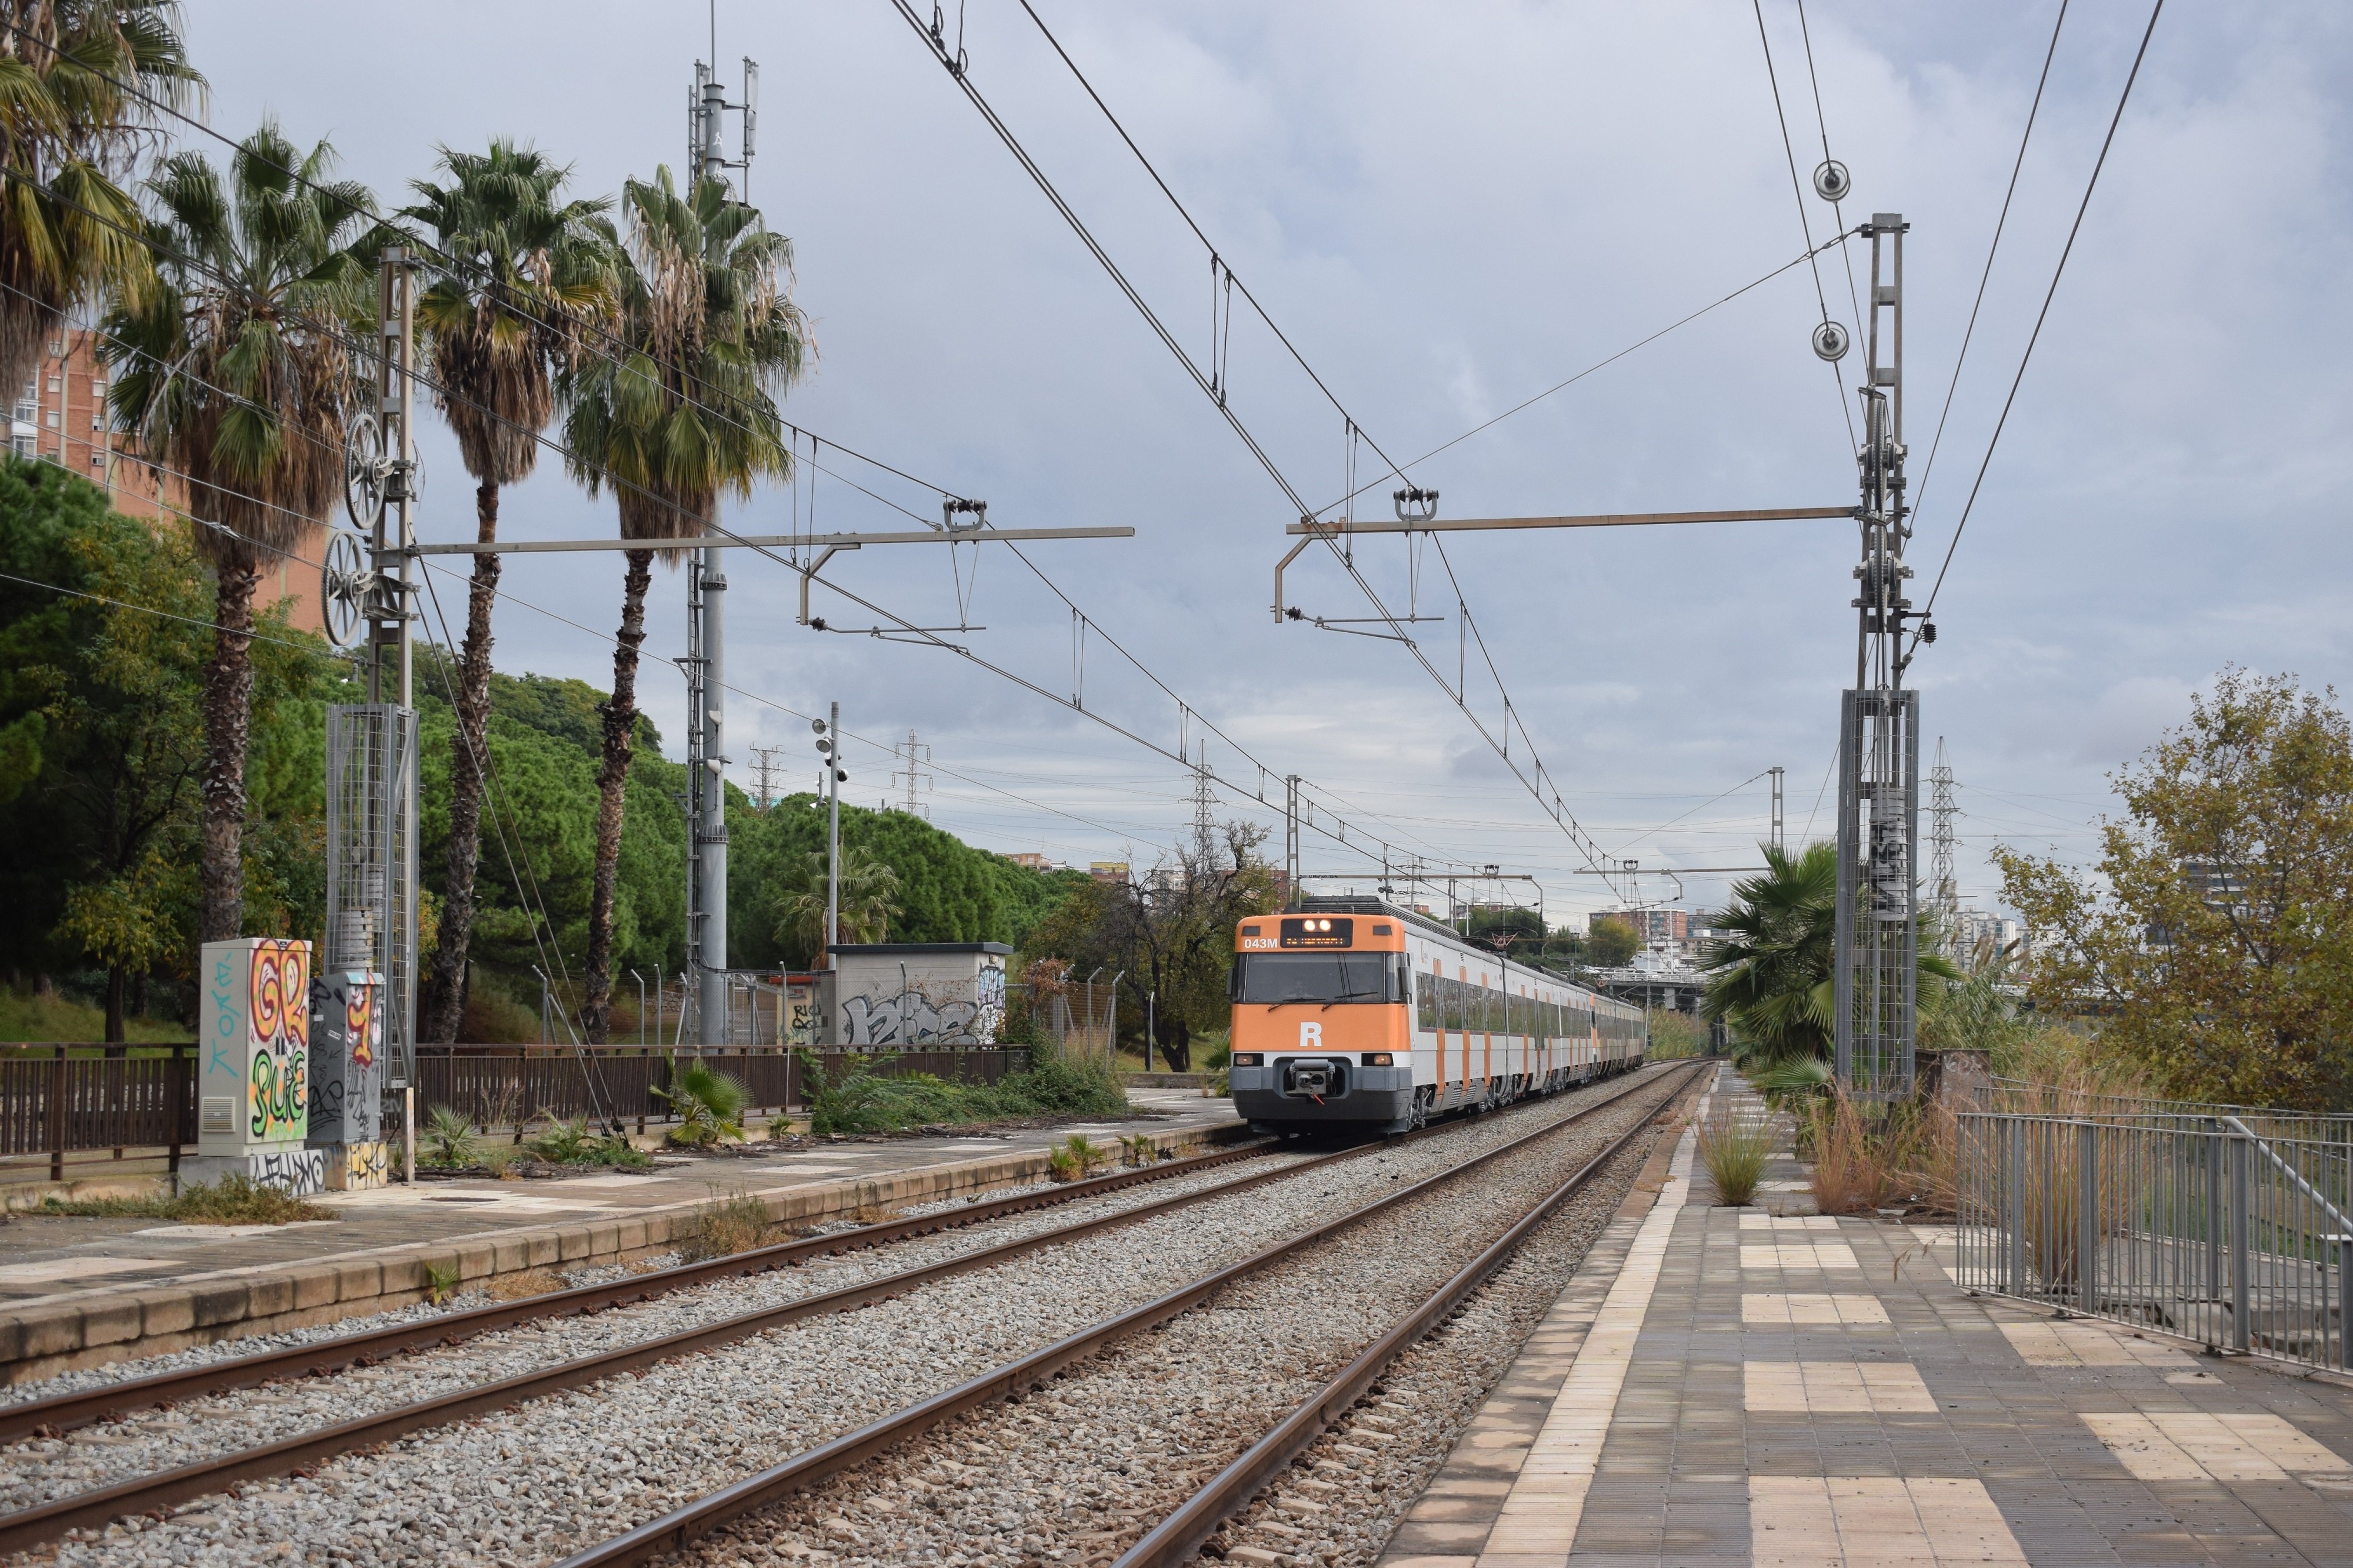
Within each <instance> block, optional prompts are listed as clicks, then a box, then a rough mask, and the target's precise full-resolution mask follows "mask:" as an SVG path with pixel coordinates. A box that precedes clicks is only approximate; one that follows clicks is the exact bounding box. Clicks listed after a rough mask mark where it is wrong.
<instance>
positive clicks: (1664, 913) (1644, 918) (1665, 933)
mask: <svg viewBox="0 0 2353 1568" xmlns="http://www.w3.org/2000/svg"><path fill="white" fill-rule="evenodd" d="M1589 919H1590V920H1596V921H1620V922H1622V923H1623V924H1626V925H1630V926H1631V927H1633V928H1634V934H1635V935H1636V936H1638V937H1641V939H1642V945H1644V946H1645V947H1648V946H1650V945H1651V944H1652V943H1653V942H1681V941H1683V939H1684V938H1685V937H1688V936H1689V935H1691V911H1690V910H1658V909H1651V910H1601V911H1600V912H1599V913H1598V914H1595V915H1593V916H1591V917H1589Z"/></svg>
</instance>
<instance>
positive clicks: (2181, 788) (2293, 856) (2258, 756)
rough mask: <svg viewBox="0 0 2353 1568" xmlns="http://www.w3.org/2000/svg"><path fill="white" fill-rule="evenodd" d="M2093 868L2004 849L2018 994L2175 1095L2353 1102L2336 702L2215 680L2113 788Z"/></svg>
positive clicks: (2343, 762) (2347, 811)
mask: <svg viewBox="0 0 2353 1568" xmlns="http://www.w3.org/2000/svg"><path fill="white" fill-rule="evenodd" d="M2111 783H2112V784H2114V786H2115V788H2116V793H2117V794H2118V795H2121V796H2122V797H2123V800H2124V805H2125V816H2124V819H2123V820H2121V821H2116V820H2107V821H2104V822H2103V823H2102V824H2101V829H2100V858H2099V862H2098V865H2097V866H2096V868H2093V869H2092V870H2091V871H2089V872H2087V871H2085V870H2083V869H2080V868H2075V867H2071V866H2066V865H2063V864H2061V863H2059V862H2058V861H2056V860H2053V859H2050V858H2038V857H2035V856H2031V855H2023V854H2021V853H2019V852H2017V851H2015V850H2012V849H2009V848H2006V847H2005V848H2002V849H2000V850H1998V851H1997V854H1996V861H1997V863H1998V864H1999V865H2000V868H2001V873H2002V893H2003V899H2004V901H2006V902H2007V903H2009V904H2010V905H2011V906H2012V907H2013V908H2015V909H2016V910H2018V911H2019V913H2020V914H2021V916H2023V917H2024V918H2025V921H2026V924H2027V928H2028V929H2029V930H2030V931H2032V932H2033V933H2034V939H2033V947H2032V952H2031V958H2030V960H2029V962H2028V963H2027V965H2026V984H2027V990H2028V994H2029V995H2030V997H2031V999H2032V1000H2033V1002H2034V1004H2035V1005H2037V1007H2039V1008H2040V1009H2041V1010H2042V1012H2044V1013H2046V1014H2048V1015H2051V1016H2059V1017H2068V1016H2084V1015H2087V1014H2096V1015H2098V1016H2099V1023H2100V1028H2101V1033H2102V1036H2103V1041H2104V1043H2105V1044H2107V1045H2110V1046H2113V1047H2116V1048H2117V1049H2119V1050H2121V1051H2123V1052H2124V1053H2126V1055H2128V1056H2129V1057H2130V1058H2134V1059H2136V1060H2137V1061H2138V1062H2140V1063H2141V1064H2143V1065H2144V1066H2145V1067H2146V1068H2147V1069H2148V1071H2149V1073H2150V1074H2151V1076H2152V1077H2153V1078H2155V1079H2156V1080H2157V1081H2158V1083H2159V1084H2161V1085H2163V1086H2164V1087H2165V1088H2166V1089H2168V1090H2169V1091H2170V1092H2172V1093H2174V1094H2178V1095H2180V1096H2183V1097H2185V1098H2191V1099H2210V1100H2235V1101H2240V1102H2243V1103H2253V1104H2260V1105H2278V1106H2287V1107H2293V1108H2295V1109H2298V1110H2346V1109H2348V1108H2353V731H2348V725H2347V722H2346V717H2345V714H2344V711H2343V710H2341V709H2340V708H2339V707H2338V706H2337V700H2336V693H2335V691H2334V690H2324V691H2317V692H2316V691H2307V690H2305V689H2302V688H2301V687H2300V686H2299V685H2298V683H2297V681H2296V679H2295V677H2294V676H2290V675H2279V676H2258V675H2254V674H2252V673H2250V672H2248V671H2246V670H2242V669H2238V668H2228V669H2225V670H2223V671H2222V673H2221V676H2220V677H2218V678H2217V679H2216V681H2215V683H2214V690H2213V693H2212V695H2211V696H2200V697H2193V698H2192V699H2191V703H2190V712H2189V722H2188V723H2186V724H2184V725H2183V726H2181V727H2180V728H2179V729H2178V730H2173V731H2168V732H2167V733H2166V734H2165V735H2164V736H2163V737H2162V738H2161V739H2159V740H2158V742H2157V743H2156V744H2155V745H2153V746H2151V747H2150V748H2149V749H2148V750H2147V751H2146V752H2143V753H2142V754H2141V756H2140V758H2139V761H2138V762H2137V764H2135V765H2134V766H2132V767H2129V768H2126V769H2125V770H2123V771H2121V772H2120V773H2116V774H2115V775H2113V776H2112V779H2111Z"/></svg>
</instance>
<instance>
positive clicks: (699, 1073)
mask: <svg viewBox="0 0 2353 1568" xmlns="http://www.w3.org/2000/svg"><path fill="white" fill-rule="evenodd" d="M653 1092H654V1093H656V1094H658V1095H659V1096H660V1097H661V1098H662V1099H663V1100H665V1101H667V1102H668V1103H669V1105H670V1109H671V1110H674V1111H676V1112H678V1116H679V1120H678V1121H677V1123H676V1124H675V1125H674V1126H672V1127H671V1128H670V1131H669V1132H668V1133H667V1134H665V1136H666V1137H667V1138H668V1140H669V1141H670V1142H672V1143H676V1144H678V1145H680V1146H681V1147H682V1148H688V1149H708V1148H710V1147H712V1145H713V1144H716V1143H718V1142H722V1141H723V1140H726V1139H733V1141H734V1142H738V1143H741V1142H743V1141H744V1107H746V1106H748V1105H750V1104H751V1103H752V1091H751V1090H750V1089H746V1088H744V1083H743V1080H742V1079H738V1078H735V1077H733V1075H732V1074H728V1073H723V1072H721V1071H720V1070H719V1069H718V1068H713V1067H710V1066H708V1065H706V1064H704V1063H702V1062H699V1061H690V1062H688V1063H687V1065H686V1066H685V1067H684V1068H680V1069H679V1072H678V1077H677V1080H676V1082H675V1083H674V1084H673V1085H672V1087H670V1088H669V1089H663V1088H661V1087H660V1086H659V1085H656V1086H655V1088H654V1090H653Z"/></svg>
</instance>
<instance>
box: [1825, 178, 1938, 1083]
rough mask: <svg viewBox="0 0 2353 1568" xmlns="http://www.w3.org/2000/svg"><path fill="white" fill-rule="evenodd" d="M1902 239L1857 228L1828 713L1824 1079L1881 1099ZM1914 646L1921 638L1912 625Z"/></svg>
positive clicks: (1902, 780)
mask: <svg viewBox="0 0 2353 1568" xmlns="http://www.w3.org/2000/svg"><path fill="white" fill-rule="evenodd" d="M1909 228H1910V225H1908V224H1906V223H1905V221H1904V216H1903V215H1902V214H1901V213H1873V215H1872V216H1871V221H1870V222H1869V223H1868V224H1865V225H1864V226H1863V227H1862V233H1863V234H1864V235H1865V236H1866V237H1868V238H1869V239H1870V241H1871V277H1870V289H1869V291H1868V292H1867V293H1866V294H1865V295H1864V298H1865V299H1866V300H1869V301H1870V310H1871V316H1870V321H1869V324H1868V329H1867V333H1866V337H1867V352H1866V354H1865V369H1866V371H1867V372H1868V374H1867V377H1866V379H1865V382H1864V384H1863V385H1862V387H1861V388H1860V389H1859V391H1860V394H1861V396H1862V411H1863V438H1862V451H1861V452H1860V453H1859V454H1857V461H1858V463H1859V466H1860V468H1861V470H1862V505H1861V506H1860V507H1858V508H1856V509H1855V520H1856V521H1857V522H1858V523H1859V524H1860V525H1861V529H1862V564H1861V565H1859V566H1857V567H1856V568H1855V569H1854V575H1855V578H1856V580H1857V582H1858V583H1859V584H1861V587H1862V592H1861V593H1860V594H1858V595H1856V596H1855V599H1854V607H1855V609H1856V610H1857V611H1858V612H1859V621H1858V625H1857V627H1856V637H1855V681H1854V689H1852V690H1850V691H1848V692H1846V693H1845V694H1844V695H1843V697H1842V698H1841V702H1840V713H1839V819H1838V870H1839V900H1838V929H1837V946H1836V954H1835V960H1834V962H1835V975H1836V981H1837V1006H1838V1017H1837V1053H1838V1054H1837V1070H1838V1076H1839V1079H1840V1080H1841V1082H1842V1083H1844V1084H1846V1085H1847V1086H1848V1087H1849V1088H1850V1089H1852V1090H1853V1091H1854V1092H1856V1093H1858V1094H1862V1095H1868V1096H1875V1097H1881V1098H1894V1097H1897V1096H1902V1095H1907V1094H1909V1093H1910V1092H1911V1090H1912V1067H1913V1052H1914V1048H1915V1046H1916V1044H1917V1042H1918V1018H1917V1016H1916V1011H1915V1009H1916V1004H1917V1000H1918V998H1917V997H1916V995H1915V976H1916V973H1917V963H1918V955H1919V938H1920V922H1919V885H1918V882H1917V880H1916V879H1915V875H1914V868H1915V866H1916V865H1917V863H1918V858H1919V840H1920V738H1919V726H1920V694H1919V693H1918V692H1917V691H1912V690H1906V689H1905V687H1904V664H1905V656H1904V623H1905V620H1906V619H1907V618H1912V617H1915V616H1917V615H1918V613H1919V612H1916V611H1915V610H1913V609H1912V607H1911V606H1912V601H1911V600H1910V599H1909V598H1908V597H1906V596H1905V592H1904V584H1905V582H1907V581H1908V580H1909V579H1910V578H1911V576H1912V568H1910V567H1909V566H1906V565H1905V564H1904V546H1905V542H1907V541H1908V540H1909V539H1910V538H1911V534H1912V528H1911V509H1910V507H1909V506H1907V505H1906V504H1905V492H1904V486H1905V480H1904V458H1905V449H1904V236H1905V233H1906V232H1907V231H1908V230H1909ZM1830 326H1831V324H1830V323H1825V326H1824V329H1823V332H1824V333H1825V334H1828V332H1829V329H1830ZM1842 337H1843V334H1842V333H1841V334H1836V335H1835V338H1833V340H1832V341H1833V342H1835V341H1836V339H1842ZM1817 342H1818V343H1820V342H1823V338H1822V337H1821V336H1818V337H1817ZM1816 352H1818V353H1825V350H1824V349H1822V348H1818V349H1817V351H1816ZM1843 352H1844V348H1843V345H1842V343H1840V344H1839V345H1838V353H1843ZM1826 357H1830V358H1832V359H1835V358H1836V357H1837V354H1836V353H1826ZM1921 635H1922V637H1923V638H1924V639H1925V638H1926V637H1929V636H1932V635H1933V633H1931V632H1930V631H1929V629H1928V628H1927V627H1926V626H1923V627H1922V628H1921Z"/></svg>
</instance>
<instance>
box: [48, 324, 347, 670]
mask: <svg viewBox="0 0 2353 1568" xmlns="http://www.w3.org/2000/svg"><path fill="white" fill-rule="evenodd" d="M97 345H98V334H97V333H95V332H92V331H89V330H88V329H87V328H80V327H69V328H67V329H65V330H64V331H60V332H59V333H58V335H57V336H55V337H53V338H52V339H50V341H49V345H48V350H47V353H44V354H43V355H42V356H41V363H40V366H39V368H38V369H37V370H36V371H35V372H34V373H33V379H32V381H31V382H30V383H29V384H26V385H25V386H23V387H21V388H19V389H18V391H17V395H16V406H15V407H14V408H13V409H12V410H11V411H10V412H11V414H12V416H13V417H12V418H11V419H10V420H9V424H8V446H9V448H10V450H12V451H13V452H15V453H16V456H17V457H19V458H35V459H38V460H40V461H44V462H50V463H55V464H57V465H58V466H59V467H60V468H65V469H67V470H69V471H70V472H72V473H77V474H79V475H80V476H81V477H82V478H84V479H88V480H89V481H90V483H92V484H94V485H97V486H98V487H99V488H100V489H103V490H105V491H106V493H107V500H108V501H109V502H110V503H111V505H112V506H113V508H114V510H117V511H119V512H121V513H122V515H123V516H125V517H136V518H143V519H148V520H151V521H152V520H160V519H162V518H164V517H167V516H184V515H185V511H186V506H187V487H186V486H185V484H183V483H182V482H181V481H180V479H177V478H176V477H174V476H172V475H167V474H163V473H159V472H157V471H156V470H155V469H153V468H149V467H148V465H147V462H146V460H145V459H144V458H142V456H141V454H140V452H139V450H138V448H137V446H136V444H135V443H133V442H132V441H130V440H129V439H127V438H126V437H123V436H121V435H120V434H119V433H117V432H116V431H115V430H114V429H113V428H112V424H111V421H110V420H109V419H108V417H107V408H106V390H107V381H108V377H109V370H108V367H107V365H106V364H105V363H104V362H102V361H101V360H100V359H99V357H98V348H97ZM325 545H326V531H325V529H323V528H318V529H313V530H311V531H309V534H308V536H307V537H306V538H305V539H304V540H303V541H302V542H301V543H300V544H298V545H297V546H296V547H295V554H296V556H297V557H299V559H290V558H286V557H279V558H276V559H275V560H270V561H265V563H264V564H263V566H262V572H261V586H260V590H259V604H258V605H257V606H256V607H257V608H261V607H266V606H268V605H271V604H274V603H276V602H277V601H279V600H280V599H290V600H292V601H293V603H292V604H291V605H289V606H288V611H287V614H288V617H289V620H290V624H291V625H293V626H295V627H297V628H298V629H300V630H303V631H313V632H315V631H318V630H320V629H321V627H322V622H321V620H320V617H319V559H320V555H321V553H322V551H323V550H324V548H325Z"/></svg>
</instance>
